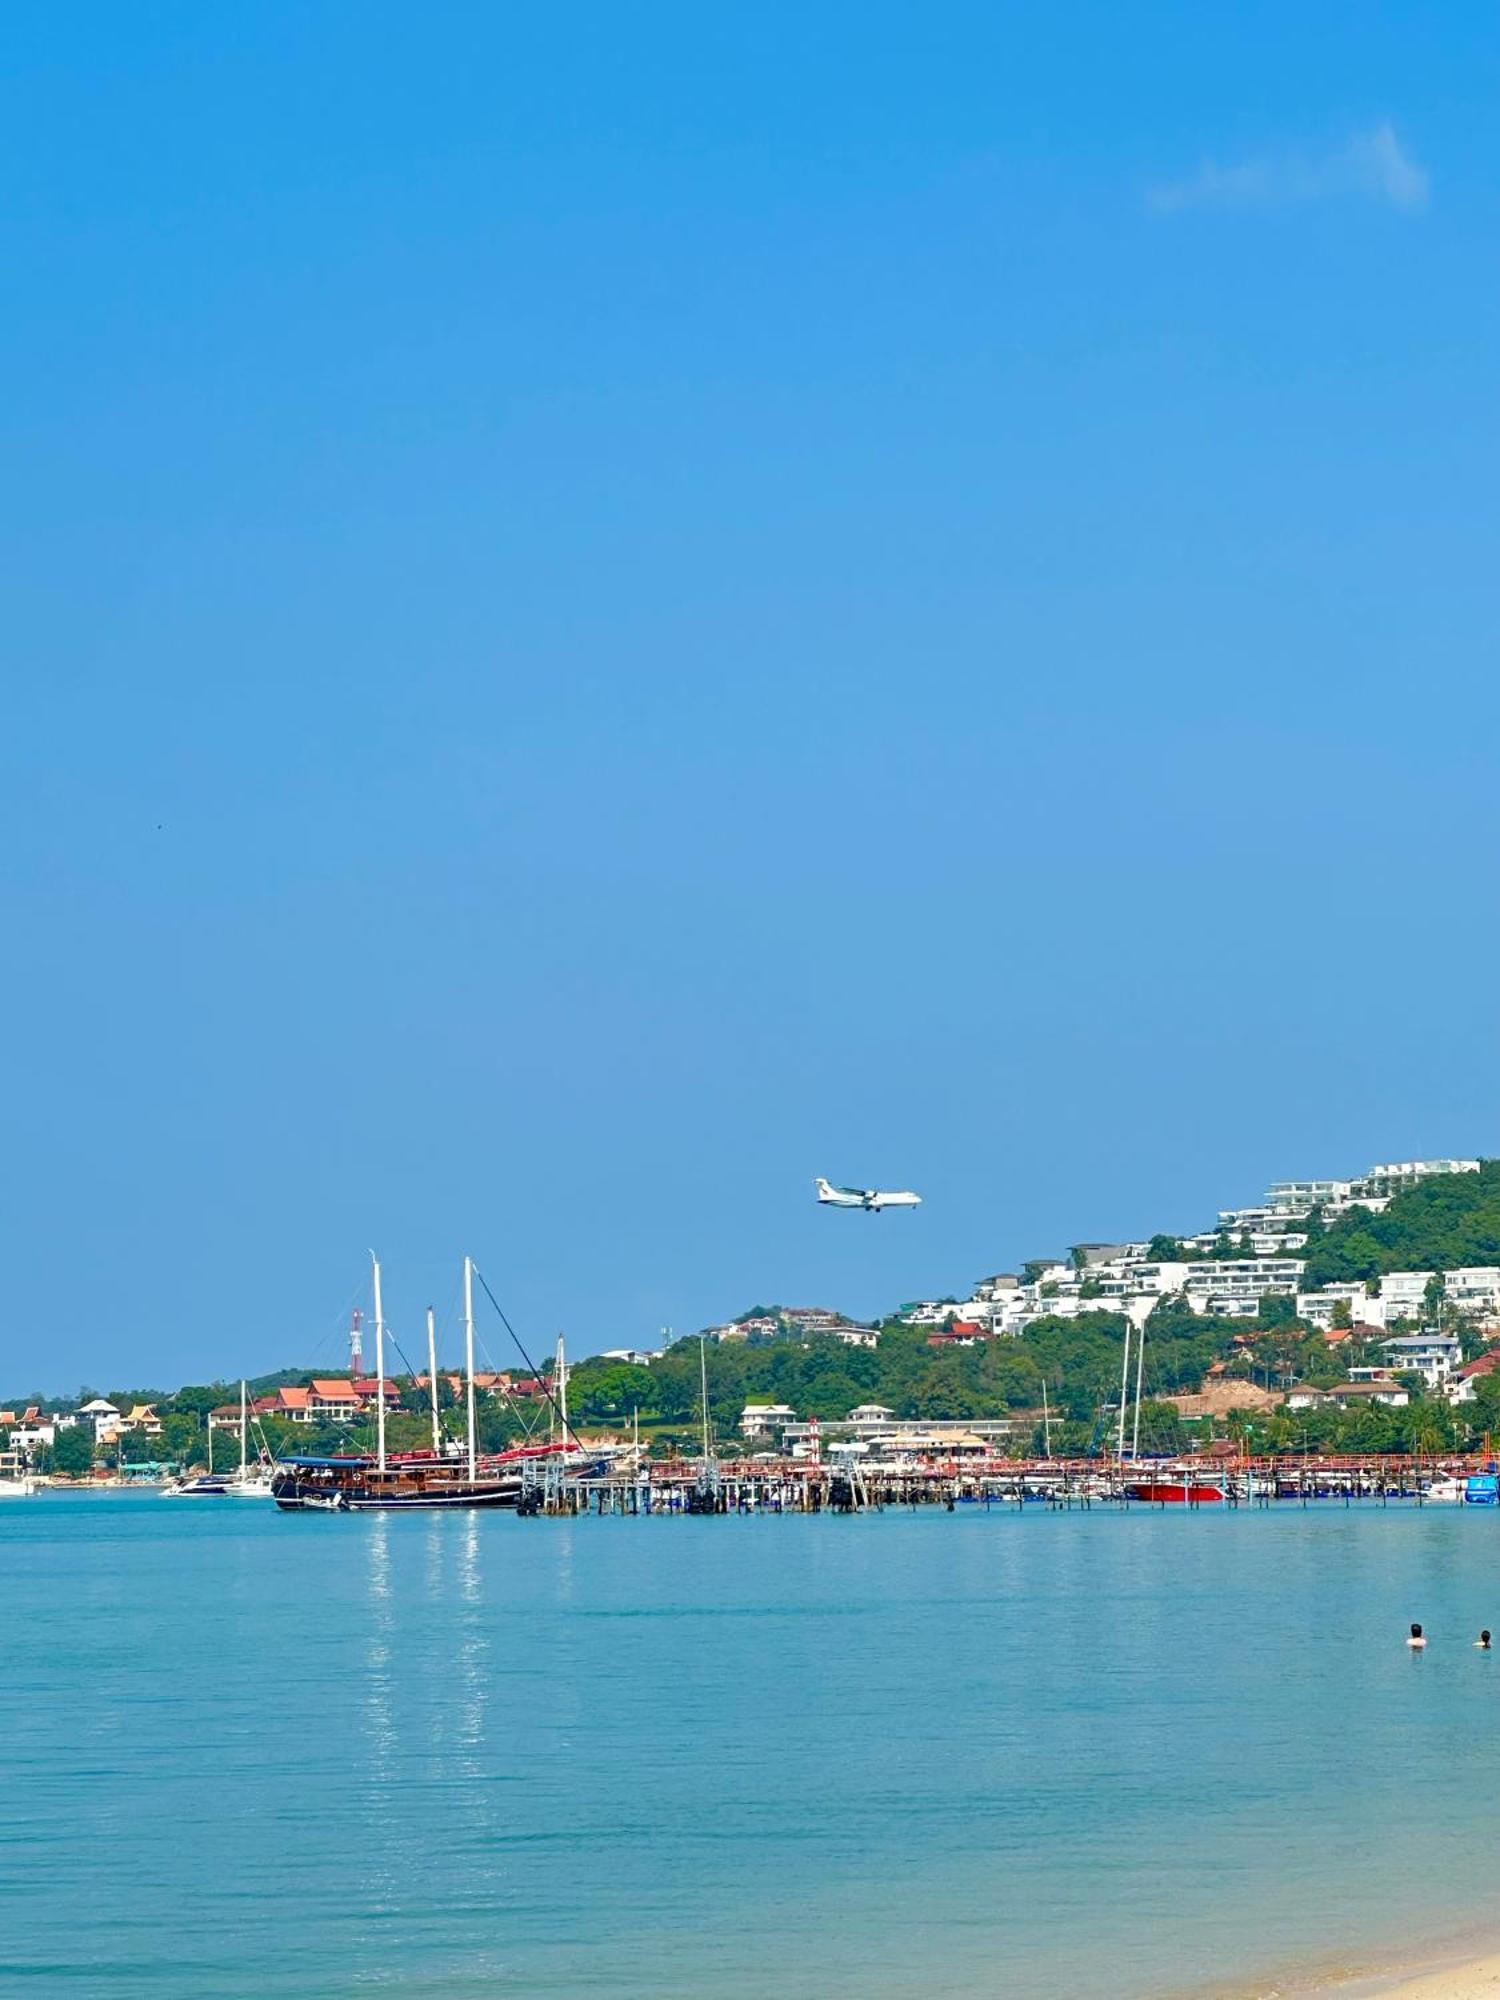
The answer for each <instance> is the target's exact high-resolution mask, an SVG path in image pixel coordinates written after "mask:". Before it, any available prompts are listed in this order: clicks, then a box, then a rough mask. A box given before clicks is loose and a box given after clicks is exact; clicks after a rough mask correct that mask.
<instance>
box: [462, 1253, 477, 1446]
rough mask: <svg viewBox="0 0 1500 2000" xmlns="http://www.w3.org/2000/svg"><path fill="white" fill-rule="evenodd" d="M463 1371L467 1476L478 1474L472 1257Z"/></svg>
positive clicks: (466, 1280)
mask: <svg viewBox="0 0 1500 2000" xmlns="http://www.w3.org/2000/svg"><path fill="white" fill-rule="evenodd" d="M464 1372H465V1374H466V1375H467V1377H468V1393H469V1477H470V1478H471V1479H475V1478H477V1477H478V1475H479V1448H478V1445H477V1443H476V1441H475V1435H474V1259H473V1258H472V1257H465V1259H464Z"/></svg>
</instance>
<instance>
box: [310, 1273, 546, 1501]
mask: <svg viewBox="0 0 1500 2000" xmlns="http://www.w3.org/2000/svg"><path fill="white" fill-rule="evenodd" d="M370 1265H371V1275H372V1282H373V1290H374V1295H375V1451H374V1453H373V1455H372V1454H370V1453H368V1452H362V1453H349V1454H343V1455H334V1456H329V1457H316V1456H312V1455H302V1454H298V1455H294V1456H291V1457H288V1458H283V1459H279V1460H278V1461H277V1463H276V1467H275V1470H274V1471H273V1472H272V1474H271V1495H272V1498H273V1499H274V1500H275V1502H276V1505H277V1506H278V1507H280V1508H282V1509H283V1510H284V1511H285V1512H288V1513H304V1512H328V1513H333V1512H338V1513H345V1512H352V1513H361V1512H366V1511H369V1510H372V1509H374V1508H387V1507H388V1508H393V1509H401V1510H405V1509H408V1508H413V1507H514V1506H516V1505H517V1503H518V1502H519V1500H520V1498H521V1492H522V1488H523V1486H524V1483H525V1480H524V1473H523V1467H524V1465H525V1463H526V1462H527V1461H528V1460H535V1459H538V1458H546V1457H547V1456H548V1455H549V1454H552V1453H562V1452H566V1451H573V1450H575V1449H576V1446H575V1445H570V1444H569V1443H568V1442H567V1440H566V1439H564V1441H563V1443H562V1444H560V1445H557V1444H551V1445H523V1446H520V1447H518V1448H517V1449H515V1450H512V1451H505V1452H500V1453H498V1454H494V1455H488V1454H487V1455H486V1456H484V1457H481V1456H480V1452H479V1443H478V1435H477V1424H476V1416H475V1403H474V1261H473V1259H472V1258H471V1257H465V1259H464V1369H465V1390H466V1394H465V1408H466V1416H467V1423H466V1447H467V1448H466V1450H465V1451H464V1453H463V1455H462V1456H461V1457H451V1456H448V1455H447V1454H446V1453H444V1451H443V1449H442V1444H441V1437H440V1432H439V1426H438V1409H437V1393H438V1391H437V1357H436V1352H435V1341H434V1335H433V1327H432V1316H431V1314H429V1315H428V1323H427V1333H428V1355H429V1364H428V1388H429V1390H430V1392H431V1396H432V1420H433V1429H432V1438H433V1446H432V1449H431V1451H405V1452H388V1451H387V1450H386V1443H385V1331H386V1328H385V1313H384V1309H383V1306H382V1301H381V1289H380V1260H379V1259H378V1258H377V1257H375V1256H374V1255H373V1254H372V1255H371V1258H370Z"/></svg>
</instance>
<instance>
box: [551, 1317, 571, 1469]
mask: <svg viewBox="0 0 1500 2000" xmlns="http://www.w3.org/2000/svg"><path fill="white" fill-rule="evenodd" d="M553 1382H554V1385H555V1387H556V1390H557V1399H556V1400H557V1415H558V1420H559V1422H560V1423H561V1424H562V1441H563V1450H564V1451H566V1450H567V1448H568V1350H567V1345H566V1343H565V1341H564V1340H563V1337H562V1335H561V1334H559V1335H558V1336H557V1361H556V1363H555V1365H554V1369H553Z"/></svg>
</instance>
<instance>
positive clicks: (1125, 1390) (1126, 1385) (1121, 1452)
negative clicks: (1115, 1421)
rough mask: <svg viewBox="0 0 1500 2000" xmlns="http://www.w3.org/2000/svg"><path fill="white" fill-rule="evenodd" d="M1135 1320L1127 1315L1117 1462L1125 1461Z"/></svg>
mask: <svg viewBox="0 0 1500 2000" xmlns="http://www.w3.org/2000/svg"><path fill="white" fill-rule="evenodd" d="M1133 1326H1134V1321H1133V1320H1132V1319H1131V1317H1130V1315H1129V1313H1126V1315H1125V1354H1124V1357H1123V1359H1122V1360H1121V1362H1120V1434H1119V1437H1118V1438H1117V1439H1116V1441H1115V1463H1116V1465H1123V1464H1124V1463H1125V1406H1126V1404H1127V1403H1128V1402H1129V1401H1130V1334H1131V1329H1132V1327H1133Z"/></svg>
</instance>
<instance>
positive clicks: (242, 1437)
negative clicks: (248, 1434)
mask: <svg viewBox="0 0 1500 2000" xmlns="http://www.w3.org/2000/svg"><path fill="white" fill-rule="evenodd" d="M245 1429H246V1421H245V1378H244V1376H243V1375H242V1376H241V1377H240V1478H241V1480H243V1479H244V1477H245Z"/></svg>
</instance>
